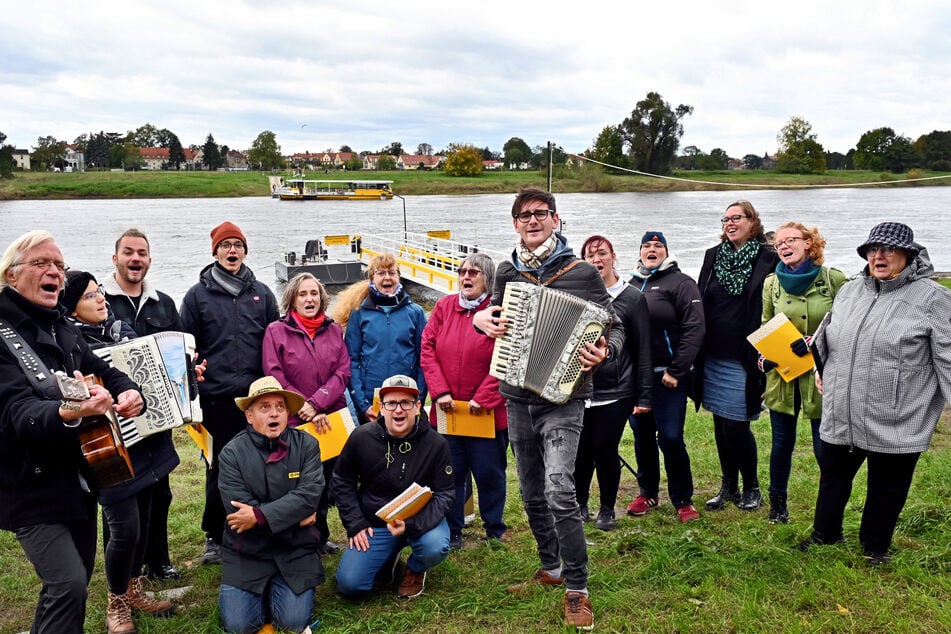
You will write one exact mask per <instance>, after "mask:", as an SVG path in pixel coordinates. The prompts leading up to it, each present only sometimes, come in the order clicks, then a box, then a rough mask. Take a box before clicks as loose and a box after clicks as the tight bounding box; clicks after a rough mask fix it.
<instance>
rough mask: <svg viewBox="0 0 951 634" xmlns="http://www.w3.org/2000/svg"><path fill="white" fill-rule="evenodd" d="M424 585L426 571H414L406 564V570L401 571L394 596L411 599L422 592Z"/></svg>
mask: <svg viewBox="0 0 951 634" xmlns="http://www.w3.org/2000/svg"><path fill="white" fill-rule="evenodd" d="M425 587H426V571H425V570H424V571H422V572H416V571H415V570H413V569H412V568H410V567H409V566H406V572H404V573H403V580H402V581H401V582H400V587H399V588H398V589H397V590H396V596H398V597H399V598H401V599H412V598H413V597H418V596H419V595H421V594H422V593H423V588H425Z"/></svg>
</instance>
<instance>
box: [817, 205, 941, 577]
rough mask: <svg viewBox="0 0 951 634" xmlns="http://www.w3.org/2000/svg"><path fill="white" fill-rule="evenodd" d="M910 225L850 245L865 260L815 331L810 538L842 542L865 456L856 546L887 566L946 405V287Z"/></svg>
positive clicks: (880, 229)
mask: <svg viewBox="0 0 951 634" xmlns="http://www.w3.org/2000/svg"><path fill="white" fill-rule="evenodd" d="M914 237H915V235H914V232H913V231H912V230H911V227H909V226H907V225H904V224H901V223H898V222H883V223H881V224H879V225H876V226H875V227H874V228H873V229H872V231H871V232H870V233H869V236H868V239H867V240H866V241H865V242H864V243H862V244H861V245H859V247H858V249H857V251H858V254H859V256H861V257H862V258H863V259H864V260H865V261H866V266H865V268H864V269H862V272H861V273H859V275H858V276H857V277H856V279H855V280H854V281H852V282H850V283H849V284H846V285H845V286H843V287H842V290H841V291H839V294H838V295H837V296H836V298H835V302H834V303H833V304H832V310H831V311H829V314H828V315H827V316H826V318H825V321H824V327H821V328H820V329H819V332H818V333H817V334H816V341H815V347H816V352H817V354H818V357H819V360H820V373H819V375H817V379H816V384H817V387H818V388H819V391H820V393H822V394H823V402H822V423H821V425H820V427H819V436H820V438H821V442H822V449H821V451H820V452H819V471H820V474H821V475H820V479H819V495H818V499H817V500H816V515H815V521H814V523H813V532H812V535H811V536H810V537H809V539H807V540H806V541H804V542H803V543H802V544H800V548H801V549H802V550H806V549H808V548H809V546H811V545H812V544H834V543H838V542H842V541H844V536H843V533H842V517H843V514H844V512H845V507H846V504H847V503H848V501H849V496H850V494H851V492H852V481H853V479H854V478H855V474H856V473H857V472H858V470H859V468H860V467H861V466H862V463H863V462H865V461H866V460H868V484H867V485H866V494H865V505H864V508H863V509H862V523H861V526H860V527H859V542H860V543H861V545H862V549H863V551H864V553H865V557H866V559H867V563H868V564H869V565H872V566H875V565H880V564H885V563H888V562H889V561H890V559H891V555H890V552H889V550H890V548H891V542H892V535H893V534H894V532H895V525H896V524H897V522H898V515H899V514H900V513H901V510H902V508H903V507H904V506H905V500H906V499H907V497H908V491H909V488H910V487H911V480H912V477H913V476H914V473H915V466H916V465H917V463H918V458H919V457H920V456H921V453H922V452H923V451H925V450H926V449H927V448H928V445H929V444H930V443H931V436H932V435H933V434H934V430H935V425H936V424H937V421H938V417H939V415H940V414H941V411H942V409H943V408H944V405H945V403H947V402H951V323H949V321H948V315H951V291H949V290H948V289H946V288H944V287H943V286H941V285H940V284H938V283H937V282H935V281H933V280H931V279H929V277H930V275H931V274H933V273H934V267H932V265H931V260H930V259H929V258H928V252H927V250H926V249H925V248H924V247H923V246H921V245H920V244H918V243H917V242H915V240H914Z"/></svg>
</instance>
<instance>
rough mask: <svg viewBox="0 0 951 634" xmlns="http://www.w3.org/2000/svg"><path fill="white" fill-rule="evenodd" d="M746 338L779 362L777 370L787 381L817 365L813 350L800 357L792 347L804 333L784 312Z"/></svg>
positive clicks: (762, 352)
mask: <svg viewBox="0 0 951 634" xmlns="http://www.w3.org/2000/svg"><path fill="white" fill-rule="evenodd" d="M746 339H747V341H749V342H750V343H751V344H753V347H754V348H756V349H757V350H759V353H760V354H761V355H763V356H764V357H766V358H767V359H769V360H770V361H773V362H775V363H778V364H779V365H778V366H777V367H776V372H779V376H781V377H783V380H784V381H786V382H787V383H788V382H790V381H792V380H793V379H795V378H796V377H798V376H801V375H803V374H805V373H806V372H808V371H809V370H811V369H812V368H813V367H815V360H814V359H813V358H812V352H809V353H808V354H806V356H804V357H800V356H799V355H797V354H796V353H795V352H793V351H792V348H790V345H791V344H792V342H793V341H795V340H796V339H802V333H801V332H799V329H798V328H796V327H795V326H794V325H793V324H792V322H791V321H789V318H788V317H786V315H785V314H783V313H779V314H778V315H776V316H775V317H773V318H772V319H770V320H769V321H767V322H766V323H765V324H763V325H762V326H760V327H759V328H758V329H756V330H754V331H753V332H752V333H750V335H749V336H748V337H747V338H746Z"/></svg>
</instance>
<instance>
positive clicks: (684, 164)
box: [674, 145, 706, 170]
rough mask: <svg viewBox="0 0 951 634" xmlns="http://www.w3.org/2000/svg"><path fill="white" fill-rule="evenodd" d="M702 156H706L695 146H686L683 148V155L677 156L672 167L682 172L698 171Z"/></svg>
mask: <svg viewBox="0 0 951 634" xmlns="http://www.w3.org/2000/svg"><path fill="white" fill-rule="evenodd" d="M704 156H706V154H704V152H703V150H701V149H700V148H698V147H697V146H696V145H688V146H687V147H685V148H684V152H683V154H681V155H680V156H678V157H677V159H676V160H675V161H674V165H676V167H677V168H678V169H682V170H696V169H700V162H701V160H702V159H703V157H704Z"/></svg>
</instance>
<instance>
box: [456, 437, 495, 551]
mask: <svg viewBox="0 0 951 634" xmlns="http://www.w3.org/2000/svg"><path fill="white" fill-rule="evenodd" d="M445 438H446V440H448V441H449V450H450V451H451V452H452V471H453V474H454V475H455V478H456V501H455V502H454V503H453V505H452V508H450V509H449V513H447V514H446V520H447V521H448V522H449V532H450V533H451V534H458V533H461V532H462V528H463V526H464V525H465V514H466V512H465V506H466V500H467V499H469V494H470V493H471V490H470V489H469V486H470V480H469V474H470V473H471V474H472V477H474V478H475V483H476V487H477V488H478V489H479V514H480V515H481V516H482V524H483V526H484V527H485V533H486V537H501V536H502V533H504V532H505V530H506V528H507V526H506V525H505V521H504V520H503V519H502V512H503V511H504V510H505V487H506V484H505V468H506V466H507V456H506V452H507V451H508V447H509V435H508V431H507V430H505V429H499V430H496V432H495V438H468V437H465V436H446V437H445Z"/></svg>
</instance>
